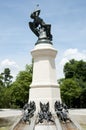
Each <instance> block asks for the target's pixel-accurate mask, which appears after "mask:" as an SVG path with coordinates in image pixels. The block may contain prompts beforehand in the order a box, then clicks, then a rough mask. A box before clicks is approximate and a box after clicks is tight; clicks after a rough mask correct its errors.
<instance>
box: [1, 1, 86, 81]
mask: <svg viewBox="0 0 86 130" xmlns="http://www.w3.org/2000/svg"><path fill="white" fill-rule="evenodd" d="M37 4H39V8H40V9H41V14H40V17H41V18H43V20H44V21H45V23H49V24H51V33H52V35H53V41H52V42H53V47H54V48H55V49H56V50H57V51H58V54H57V56H56V59H55V64H56V73H57V79H60V78H63V77H64V74H63V67H64V65H65V63H66V62H68V61H69V60H71V59H75V60H84V61H86V0H3V1H1V0H0V73H1V72H3V70H4V68H10V70H11V74H12V75H13V76H14V79H15V77H16V75H17V74H18V73H19V71H22V70H25V66H26V64H31V62H32V56H31V50H32V49H33V48H34V46H35V43H36V41H37V39H38V38H37V37H36V36H35V35H34V34H33V32H32V31H31V30H30V28H29V26H28V22H30V21H32V20H31V18H30V14H31V13H32V12H33V10H34V9H35V8H36V5H37Z"/></svg>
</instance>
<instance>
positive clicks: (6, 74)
mask: <svg viewBox="0 0 86 130" xmlns="http://www.w3.org/2000/svg"><path fill="white" fill-rule="evenodd" d="M1 76H2V77H3V78H2V79H3V83H4V85H5V86H6V87H8V86H9V85H10V83H11V82H12V80H11V79H12V78H13V76H12V75H11V74H10V69H9V68H5V69H4V72H3V73H1Z"/></svg>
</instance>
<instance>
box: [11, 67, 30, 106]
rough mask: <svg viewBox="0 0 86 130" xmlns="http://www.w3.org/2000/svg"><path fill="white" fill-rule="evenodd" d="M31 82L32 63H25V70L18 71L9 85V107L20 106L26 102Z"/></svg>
mask: <svg viewBox="0 0 86 130" xmlns="http://www.w3.org/2000/svg"><path fill="white" fill-rule="evenodd" d="M31 82H32V65H26V68H25V71H20V72H19V74H18V75H17V77H16V81H15V82H14V83H13V84H12V86H11V107H13V108H22V107H23V106H24V104H25V103H27V102H28V98H29V88H30V84H31Z"/></svg>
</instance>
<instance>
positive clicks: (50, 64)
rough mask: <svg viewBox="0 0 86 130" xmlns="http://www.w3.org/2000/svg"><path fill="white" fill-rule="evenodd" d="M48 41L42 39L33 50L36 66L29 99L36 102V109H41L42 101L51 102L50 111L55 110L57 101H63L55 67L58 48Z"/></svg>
mask: <svg viewBox="0 0 86 130" xmlns="http://www.w3.org/2000/svg"><path fill="white" fill-rule="evenodd" d="M41 41H42V43H40V42H41ZM43 42H44V43H43ZM48 42H49V41H48V40H44V41H43V40H40V41H39V44H36V45H35V47H34V49H33V50H32V51H31V54H32V58H33V59H34V66H33V79H32V84H31V85H30V87H31V89H30V94H29V101H34V102H35V103H36V111H39V110H40V105H39V104H40V102H42V103H47V102H49V105H50V111H52V112H53V110H54V103H55V101H56V100H59V101H61V97H60V89H59V86H58V84H57V76H56V67H55V57H56V54H57V50H55V49H54V48H53V45H52V44H50V43H48Z"/></svg>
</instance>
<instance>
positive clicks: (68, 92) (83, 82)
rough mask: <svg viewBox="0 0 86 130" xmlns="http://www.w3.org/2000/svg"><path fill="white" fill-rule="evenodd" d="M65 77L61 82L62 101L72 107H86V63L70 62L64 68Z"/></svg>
mask: <svg viewBox="0 0 86 130" xmlns="http://www.w3.org/2000/svg"><path fill="white" fill-rule="evenodd" d="M64 75H65V78H64V79H60V80H59V84H60V88H61V95H62V100H63V101H65V102H66V103H67V105H69V106H71V107H86V105H85V104H84V103H83V101H85V99H86V94H85V92H86V62H85V61H82V60H80V61H76V60H74V59H72V60H70V61H69V62H67V63H66V64H65V66H64ZM82 100H83V101H82Z"/></svg>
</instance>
